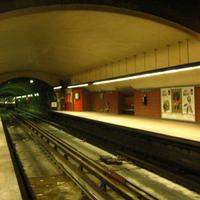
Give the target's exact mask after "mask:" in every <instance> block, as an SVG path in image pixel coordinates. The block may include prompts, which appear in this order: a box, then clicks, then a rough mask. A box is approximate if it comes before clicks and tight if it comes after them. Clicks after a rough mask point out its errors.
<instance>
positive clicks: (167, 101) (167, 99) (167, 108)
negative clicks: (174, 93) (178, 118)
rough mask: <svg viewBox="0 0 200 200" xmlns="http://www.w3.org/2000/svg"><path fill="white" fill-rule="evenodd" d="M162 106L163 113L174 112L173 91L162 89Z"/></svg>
mask: <svg viewBox="0 0 200 200" xmlns="http://www.w3.org/2000/svg"><path fill="white" fill-rule="evenodd" d="M161 97H162V98H161V99H162V102H161V106H162V112H164V113H171V112H172V106H171V89H170V88H165V89H161Z"/></svg>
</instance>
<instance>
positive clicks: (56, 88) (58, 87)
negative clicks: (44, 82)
mask: <svg viewBox="0 0 200 200" xmlns="http://www.w3.org/2000/svg"><path fill="white" fill-rule="evenodd" d="M61 88H62V86H61V85H59V86H55V87H54V88H53V89H54V90H59V89H61Z"/></svg>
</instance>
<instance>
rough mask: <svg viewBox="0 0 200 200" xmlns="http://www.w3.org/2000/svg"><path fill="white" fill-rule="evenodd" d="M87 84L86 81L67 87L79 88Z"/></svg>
mask: <svg viewBox="0 0 200 200" xmlns="http://www.w3.org/2000/svg"><path fill="white" fill-rule="evenodd" d="M88 85H89V84H88V83H84V84H78V85H70V86H68V87H67V88H69V89H70V88H79V87H87V86H88Z"/></svg>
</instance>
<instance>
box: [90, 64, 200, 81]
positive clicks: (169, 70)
mask: <svg viewBox="0 0 200 200" xmlns="http://www.w3.org/2000/svg"><path fill="white" fill-rule="evenodd" d="M195 69H200V65H197V66H188V65H187V67H183V66H181V67H180V66H179V67H175V68H167V69H161V70H157V71H151V72H145V73H139V74H135V75H130V76H124V77H119V78H113V79H107V80H102V81H94V82H93V83H92V84H93V85H100V84H106V83H113V82H119V81H127V80H134V79H139V78H147V77H153V76H159V75H164V74H172V73H177V72H184V71H191V70H195Z"/></svg>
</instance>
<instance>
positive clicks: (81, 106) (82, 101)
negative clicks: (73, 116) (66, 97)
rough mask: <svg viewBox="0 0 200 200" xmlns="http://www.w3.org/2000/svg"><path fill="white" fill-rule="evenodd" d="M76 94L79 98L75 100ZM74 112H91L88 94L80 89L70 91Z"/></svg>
mask: <svg viewBox="0 0 200 200" xmlns="http://www.w3.org/2000/svg"><path fill="white" fill-rule="evenodd" d="M76 93H78V94H79V96H80V98H79V99H75V94H76ZM72 94H73V105H74V106H73V107H74V111H89V110H91V108H90V107H91V103H90V92H89V91H86V90H84V89H82V88H75V89H73V90H72Z"/></svg>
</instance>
